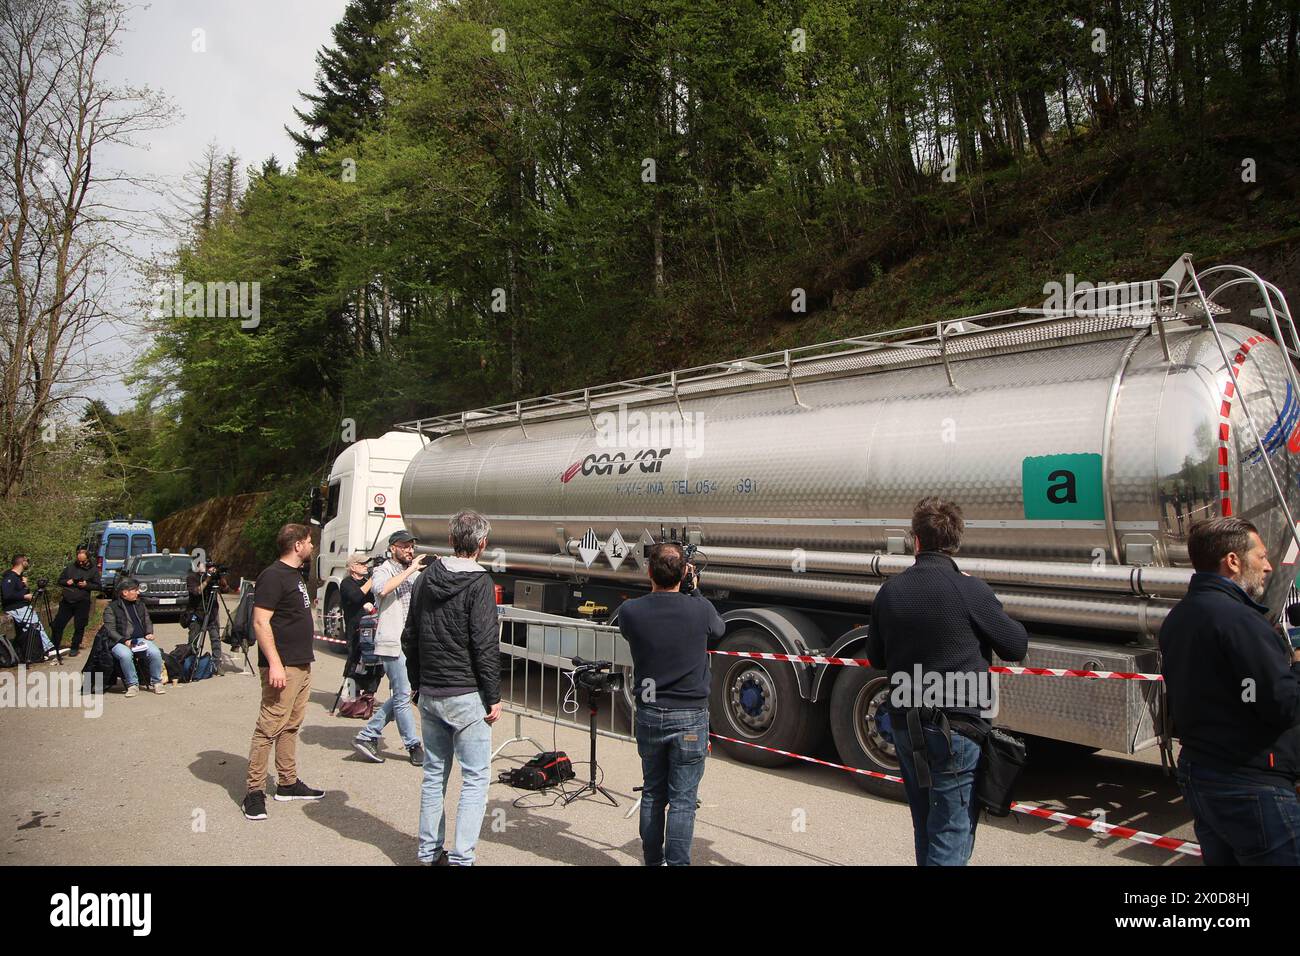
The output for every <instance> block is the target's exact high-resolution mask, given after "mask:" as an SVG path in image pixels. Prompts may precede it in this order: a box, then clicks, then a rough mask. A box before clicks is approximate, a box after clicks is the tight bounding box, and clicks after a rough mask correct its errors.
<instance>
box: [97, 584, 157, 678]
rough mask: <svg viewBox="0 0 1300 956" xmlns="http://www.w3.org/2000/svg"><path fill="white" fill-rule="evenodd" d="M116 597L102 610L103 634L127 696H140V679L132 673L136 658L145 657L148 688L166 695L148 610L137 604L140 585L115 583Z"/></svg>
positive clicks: (142, 603) (143, 605)
mask: <svg viewBox="0 0 1300 956" xmlns="http://www.w3.org/2000/svg"><path fill="white" fill-rule="evenodd" d="M116 590H117V596H116V597H115V598H114V599H113V600H112V601H110V602H109V603H108V606H107V607H106V608H104V631H105V633H107V635H108V642H109V647H110V649H111V650H112V652H113V657H114V659H115V660H116V661H117V665H118V668H119V669H120V670H121V671H122V679H123V680H124V681H126V696H127V697H134V696H135V695H136V694H138V693H139V692H140V678H139V677H138V676H137V675H136V672H135V655H136V654H144V655H145V656H146V658H147V659H148V661H149V686H150V689H152V690H153V692H154V693H155V694H165V693H166V691H165V690H164V689H163V684H162V669H163V663H162V651H161V650H159V648H158V645H157V644H156V643H154V641H153V621H152V620H150V619H149V609H148V608H147V607H145V604H144V602H143V601H141V600H140V584H139V582H138V581H136V580H135V578H128V577H122V578H119V579H118V581H117V589H116Z"/></svg>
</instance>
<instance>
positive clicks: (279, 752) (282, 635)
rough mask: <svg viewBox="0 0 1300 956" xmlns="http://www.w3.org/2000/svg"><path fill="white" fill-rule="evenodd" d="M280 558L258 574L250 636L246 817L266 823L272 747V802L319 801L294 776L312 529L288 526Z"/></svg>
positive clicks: (304, 686)
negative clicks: (252, 698) (252, 685)
mask: <svg viewBox="0 0 1300 956" xmlns="http://www.w3.org/2000/svg"><path fill="white" fill-rule="evenodd" d="M275 540H276V545H277V546H278V548H279V551H280V559H279V560H278V561H276V562H275V563H274V564H272V565H271V566H270V567H269V568H267V569H266V570H265V571H263V572H262V573H261V574H259V575H258V576H257V584H256V585H255V587H254V589H253V634H254V635H255V636H256V637H257V669H258V672H259V673H260V675H261V678H262V706H261V709H260V711H259V712H258V715H257V726H256V727H255V728H254V730H253V742H252V745H251V746H250V747H249V751H248V793H247V795H246V796H245V797H244V805H243V809H244V816H245V818H247V819H249V820H265V819H266V765H267V761H268V760H269V758H270V755H271V748H272V747H274V748H275V771H276V788H275V799H276V800H280V801H285V800H319V799H320V798H321V797H323V796H325V792H324V791H323V790H313V789H312V788H311V787H309V786H307V785H306V784H305V783H303V782H302V780H300V779H299V777H298V764H297V759H296V756H297V755H296V751H297V747H298V729H299V728H300V727H301V726H302V721H303V717H304V716H305V715H306V713H307V699H308V697H309V696H310V694H311V663H312V661H313V660H314V659H315V656H314V655H313V653H312V641H313V637H314V628H313V625H312V618H311V598H310V596H309V595H308V594H307V585H306V583H305V582H304V580H303V574H302V572H303V568H304V567H305V566H306V564H307V562H308V561H310V560H311V553H312V540H311V529H310V528H309V527H307V526H306V525H302V524H287V525H285V526H284V527H283V528H281V529H280V533H279V534H278V535H276V539H275Z"/></svg>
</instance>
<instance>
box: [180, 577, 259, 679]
mask: <svg viewBox="0 0 1300 956" xmlns="http://www.w3.org/2000/svg"><path fill="white" fill-rule="evenodd" d="M202 587H203V590H202V592H201V593H200V595H199V606H200V608H201V617H200V618H199V632H198V635H197V636H196V637H191V638H190V649H191V650H192V651H193V652H194V660H195V662H196V663H195V666H196V667H197V666H198V664H197V661H198V659H199V658H200V657H201V656H203V643H204V641H205V640H206V641H209V642H211V640H212V637H211V635H212V631H213V630H214V629H215V630H216V631H217V633H218V636H217V642H218V644H217V647H216V650H217V653H218V654H220V655H221V657H223V658H224V657H225V652H224V651H223V650H222V649H221V646H220V641H221V636H220V635H221V627H220V623H221V612H222V611H224V612H225V614H226V633H228V634H229V633H232V632H233V631H234V623H233V621H232V620H231V617H230V608H228V607H226V602H225V601H223V600H221V594H220V590H221V589H220V585H219V583H206V582H205V583H204V584H203V585H202ZM214 612H215V613H214ZM191 626H193V625H191ZM232 647H233V645H232ZM239 648H240V650H242V651H243V652H244V664H245V669H244V673H248V674H251V673H255V671H254V670H253V664H252V661H250V660H249V659H248V644H247V642H245V641H240V642H239ZM213 670H214V673H215V674H216V675H217V676H224V675H223V674H222V673H221V666H220V661H217V662H216V663H215V664H214V665H213Z"/></svg>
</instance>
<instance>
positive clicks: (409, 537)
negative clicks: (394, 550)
mask: <svg viewBox="0 0 1300 956" xmlns="http://www.w3.org/2000/svg"><path fill="white" fill-rule="evenodd" d="M414 540H415V535H413V534H411V532H409V531H407V530H406V529H405V528H402V529H400V530H398V531H394V532H393V533H392V534H390V535H389V536H388V543H389V545H394V544H397V543H398V542H399V541H414Z"/></svg>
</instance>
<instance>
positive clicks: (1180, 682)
mask: <svg viewBox="0 0 1300 956" xmlns="http://www.w3.org/2000/svg"><path fill="white" fill-rule="evenodd" d="M1283 543H1284V544H1285V541H1284V542H1283ZM1187 553H1188V557H1190V558H1191V561H1192V567H1194V568H1195V569H1196V573H1195V574H1193V575H1192V580H1191V583H1190V584H1189V586H1188V588H1187V595H1186V596H1185V597H1184V598H1183V599H1182V600H1181V601H1179V602H1178V605H1177V606H1176V607H1175V608H1174V609H1173V610H1172V611H1170V612H1169V616H1168V617H1166V618H1165V622H1164V624H1163V625H1161V627H1160V655H1161V663H1160V672H1161V674H1163V675H1164V679H1165V688H1166V690H1167V692H1168V699H1169V716H1170V718H1171V719H1172V720H1173V732H1174V736H1176V737H1178V739H1179V740H1180V741H1181V742H1182V750H1181V752H1180V753H1179V755H1178V785H1179V787H1180V788H1181V789H1182V791H1183V797H1184V799H1186V801H1187V805H1188V807H1189V808H1190V809H1191V811H1192V823H1193V827H1194V828H1195V830H1196V839H1197V840H1198V841H1199V842H1200V844H1201V856H1202V858H1203V859H1204V860H1205V863H1206V865H1207V866H1296V865H1300V801H1298V800H1297V799H1296V791H1295V783H1296V776H1297V774H1300V742H1298V741H1297V739H1296V733H1295V730H1296V727H1297V725H1300V663H1297V661H1300V653H1297V652H1296V651H1295V650H1294V649H1293V648H1292V646H1291V642H1290V641H1288V640H1287V639H1286V638H1285V637H1283V636H1282V635H1281V634H1280V633H1279V632H1278V631H1277V629H1275V628H1274V627H1273V625H1272V624H1271V623H1270V612H1269V609H1268V608H1267V607H1265V606H1264V605H1263V604H1260V603H1258V602H1259V601H1260V600H1261V599H1262V598H1263V597H1264V594H1265V591H1266V588H1267V583H1268V575H1269V573H1270V572H1271V571H1272V570H1273V567H1272V565H1271V564H1270V563H1269V560H1268V549H1267V548H1266V547H1265V546H1264V542H1263V541H1262V540H1260V537H1259V532H1258V531H1257V530H1256V529H1255V526H1254V525H1252V524H1251V523H1250V522H1248V521H1243V520H1242V519H1241V518H1233V517H1228V518H1211V519H1209V520H1206V521H1200V522H1197V523H1196V524H1194V525H1192V528H1191V531H1190V533H1189V534H1188V536H1187Z"/></svg>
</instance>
